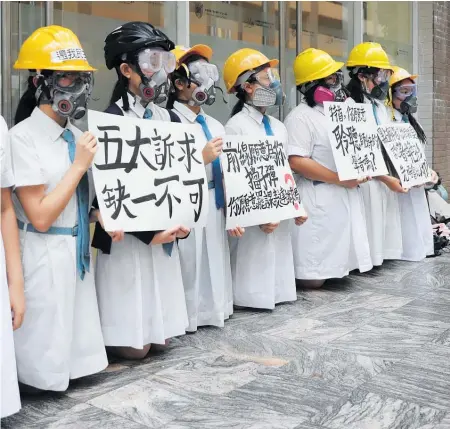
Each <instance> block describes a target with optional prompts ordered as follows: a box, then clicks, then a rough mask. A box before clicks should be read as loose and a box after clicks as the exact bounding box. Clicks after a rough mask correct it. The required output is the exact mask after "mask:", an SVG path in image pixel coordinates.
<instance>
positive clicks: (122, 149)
mask: <svg viewBox="0 0 450 429" xmlns="http://www.w3.org/2000/svg"><path fill="white" fill-rule="evenodd" d="M88 120H89V130H90V131H91V132H92V133H93V134H94V135H95V136H96V137H97V139H98V144H99V147H98V151H97V153H96V155H95V158H94V162H93V167H92V170H93V175H94V183H95V190H96V193H97V198H98V202H99V207H100V212H101V214H102V217H103V222H104V225H105V229H106V230H107V231H115V230H124V231H128V232H130V231H155V230H163V229H167V228H170V227H173V226H175V225H178V224H182V225H184V226H186V227H194V226H202V225H204V224H205V222H206V217H207V207H208V183H207V180H206V173H205V167H204V165H203V158H202V149H203V147H204V145H205V143H206V141H205V137H204V135H203V132H202V130H201V128H200V127H197V126H195V125H184V124H178V123H168V122H161V121H153V120H152V121H150V120H146V119H138V118H128V117H123V116H117V115H109V114H107V113H101V112H96V111H92V110H90V111H89V118H88Z"/></svg>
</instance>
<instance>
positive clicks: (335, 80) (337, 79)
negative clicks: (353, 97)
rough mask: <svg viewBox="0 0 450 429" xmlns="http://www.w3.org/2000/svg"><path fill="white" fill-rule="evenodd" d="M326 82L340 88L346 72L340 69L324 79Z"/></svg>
mask: <svg viewBox="0 0 450 429" xmlns="http://www.w3.org/2000/svg"><path fill="white" fill-rule="evenodd" d="M324 81H325V83H326V84H327V85H328V86H329V87H330V88H332V89H334V88H340V87H341V86H342V84H343V83H344V73H342V72H341V71H340V70H339V71H337V72H336V73H333V74H332V75H330V76H328V77H326V78H325V79H324Z"/></svg>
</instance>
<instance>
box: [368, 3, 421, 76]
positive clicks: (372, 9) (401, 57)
mask: <svg viewBox="0 0 450 429" xmlns="http://www.w3.org/2000/svg"><path fill="white" fill-rule="evenodd" d="M412 7H413V6H412V2H400V1H398V2H397V1H387V2H364V41H365V42H379V43H380V44H381V45H382V46H383V48H384V49H385V50H386V52H387V53H388V55H389V59H390V61H391V62H392V64H395V65H398V66H400V67H404V68H406V69H407V70H409V71H411V72H412V67H413V47H412Z"/></svg>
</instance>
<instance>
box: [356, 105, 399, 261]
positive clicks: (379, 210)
mask: <svg viewBox="0 0 450 429" xmlns="http://www.w3.org/2000/svg"><path fill="white" fill-rule="evenodd" d="M365 102H366V103H371V101H370V100H369V99H368V98H366V100H365ZM375 109H376V117H375V118H376V121H377V123H378V124H379V125H383V124H388V123H390V122H391V121H392V120H391V117H390V114H389V112H388V109H387V108H386V106H385V105H384V104H382V103H381V102H379V101H377V100H376V101H375ZM360 189H361V193H362V195H363V198H364V207H365V213H366V226H367V236H368V237H369V245H370V254H371V258H372V264H373V265H374V266H379V265H381V264H382V263H383V260H384V259H401V256H402V251H403V248H402V229H401V221H400V207H399V204H398V194H397V193H396V192H393V191H391V190H390V189H389V188H388V187H387V186H386V185H385V184H384V183H382V182H380V181H379V180H376V179H373V180H371V181H370V182H366V183H363V184H361V186H360Z"/></svg>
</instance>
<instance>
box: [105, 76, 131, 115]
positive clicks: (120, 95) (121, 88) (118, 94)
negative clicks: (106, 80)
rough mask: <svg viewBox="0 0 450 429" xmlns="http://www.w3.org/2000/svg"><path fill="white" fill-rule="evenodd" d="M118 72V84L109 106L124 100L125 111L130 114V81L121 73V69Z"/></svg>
mask: <svg viewBox="0 0 450 429" xmlns="http://www.w3.org/2000/svg"><path fill="white" fill-rule="evenodd" d="M116 71H117V82H116V84H115V85H114V89H113V92H112V94H111V98H110V100H109V105H111V104H114V103H115V102H116V101H118V100H120V99H122V102H123V110H124V111H125V112H128V110H130V103H129V102H128V94H127V90H128V79H127V78H126V77H125V76H124V75H123V74H122V73H121V72H120V70H119V69H117V70H116Z"/></svg>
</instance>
